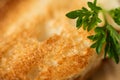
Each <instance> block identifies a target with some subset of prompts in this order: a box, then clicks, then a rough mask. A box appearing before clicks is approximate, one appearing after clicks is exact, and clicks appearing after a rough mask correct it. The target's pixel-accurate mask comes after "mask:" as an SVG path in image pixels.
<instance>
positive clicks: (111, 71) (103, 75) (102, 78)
mask: <svg viewBox="0 0 120 80" xmlns="http://www.w3.org/2000/svg"><path fill="white" fill-rule="evenodd" d="M88 80H120V63H119V64H116V63H115V62H113V61H112V60H104V61H103V63H102V64H101V66H100V67H99V69H98V70H97V71H96V72H95V73H94V74H93V76H92V77H91V78H90V79H88Z"/></svg>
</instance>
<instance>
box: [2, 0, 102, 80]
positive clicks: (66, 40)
mask: <svg viewBox="0 0 120 80" xmlns="http://www.w3.org/2000/svg"><path fill="white" fill-rule="evenodd" d="M86 2H87V0H70V1H69V0H1V1H0V80H75V79H76V80H85V78H86V77H87V76H86V74H87V73H88V72H89V71H90V70H91V69H94V68H95V67H96V65H98V64H99V63H100V61H101V59H102V57H101V55H100V56H98V55H97V54H96V52H95V50H94V49H91V48H90V45H91V44H92V42H91V41H90V40H89V39H88V38H87V36H89V35H91V34H94V32H93V31H91V32H89V33H88V32H87V31H84V30H83V29H82V28H81V29H79V30H78V29H76V28H75V22H74V21H72V20H70V19H68V18H67V17H66V16H65V14H66V13H67V12H68V11H71V10H75V9H80V8H81V7H83V6H85V7H87V6H86Z"/></svg>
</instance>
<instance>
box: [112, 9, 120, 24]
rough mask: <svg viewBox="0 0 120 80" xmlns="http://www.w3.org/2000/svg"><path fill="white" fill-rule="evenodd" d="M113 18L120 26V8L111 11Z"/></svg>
mask: <svg viewBox="0 0 120 80" xmlns="http://www.w3.org/2000/svg"><path fill="white" fill-rule="evenodd" d="M110 14H111V16H112V17H113V19H114V21H115V22H116V23H117V24H118V25H120V8H116V9H113V10H111V11H110Z"/></svg>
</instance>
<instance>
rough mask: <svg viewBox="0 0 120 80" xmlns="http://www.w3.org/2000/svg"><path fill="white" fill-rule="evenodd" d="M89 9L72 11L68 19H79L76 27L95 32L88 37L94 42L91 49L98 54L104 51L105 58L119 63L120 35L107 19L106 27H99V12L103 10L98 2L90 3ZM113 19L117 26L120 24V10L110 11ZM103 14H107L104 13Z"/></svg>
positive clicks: (95, 0)
mask: <svg viewBox="0 0 120 80" xmlns="http://www.w3.org/2000/svg"><path fill="white" fill-rule="evenodd" d="M87 4H88V7H89V9H87V8H85V7H83V8H82V9H81V10H75V11H71V12H69V13H67V14H66V16H67V17H68V18H71V19H77V21H76V27H77V28H78V29H79V28H80V27H83V29H84V30H87V31H90V30H92V29H93V30H94V31H95V34H94V35H91V36H88V38H89V39H90V40H92V41H93V44H92V45H91V48H95V49H96V52H97V53H98V54H100V53H101V52H102V50H103V49H104V57H105V58H106V57H107V56H108V57H109V58H113V59H114V60H115V62H116V63H119V55H120V35H119V33H118V32H117V31H116V30H115V29H114V28H113V26H112V25H110V24H109V23H108V22H107V19H106V17H105V16H104V18H105V25H104V26H102V27H99V26H98V23H100V22H101V19H100V18H99V17H98V15H99V12H100V11H102V10H103V9H102V8H101V7H99V6H97V5H96V4H97V0H94V2H88V3H87ZM109 12H110V14H111V15H112V18H113V19H114V21H115V22H116V23H117V24H120V14H119V13H120V8H119V9H114V10H111V11H109ZM109 12H108V13H109ZM103 14H105V13H104V12H103Z"/></svg>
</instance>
